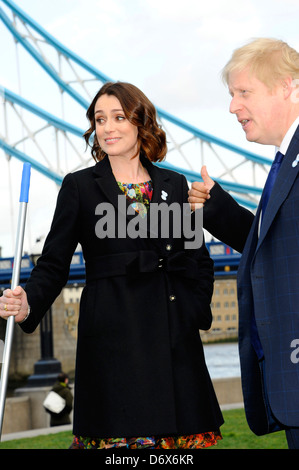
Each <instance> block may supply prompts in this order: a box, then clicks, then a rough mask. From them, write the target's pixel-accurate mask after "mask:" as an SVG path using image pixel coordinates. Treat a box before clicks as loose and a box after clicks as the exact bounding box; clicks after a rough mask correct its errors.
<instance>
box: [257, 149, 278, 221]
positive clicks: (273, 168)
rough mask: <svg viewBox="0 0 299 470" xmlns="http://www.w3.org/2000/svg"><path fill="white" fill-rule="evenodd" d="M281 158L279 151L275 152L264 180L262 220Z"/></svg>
mask: <svg viewBox="0 0 299 470" xmlns="http://www.w3.org/2000/svg"><path fill="white" fill-rule="evenodd" d="M282 159H283V154H282V153H280V152H277V154H276V155H275V159H274V162H273V163H272V166H271V170H270V172H269V175H268V178H267V181H266V184H265V188H264V192H263V197H262V220H263V217H264V214H265V210H266V207H267V204H268V201H269V198H270V195H271V191H272V188H273V186H274V183H275V180H276V177H277V174H278V172H279V168H280V165H281V162H282Z"/></svg>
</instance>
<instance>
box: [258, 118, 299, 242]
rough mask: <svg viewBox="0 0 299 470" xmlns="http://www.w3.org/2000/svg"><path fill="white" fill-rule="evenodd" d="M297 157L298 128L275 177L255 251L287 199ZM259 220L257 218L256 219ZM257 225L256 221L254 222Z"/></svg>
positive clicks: (298, 167) (296, 171) (296, 167)
mask: <svg viewBox="0 0 299 470" xmlns="http://www.w3.org/2000/svg"><path fill="white" fill-rule="evenodd" d="M298 155H299V126H298V127H297V130H296V132H295V134H294V136H293V138H292V140H291V142H290V145H289V148H288V150H287V153H286V154H285V156H284V157H283V160H282V163H281V167H280V170H279V173H278V175H277V178H276V181H275V184H274V186H273V189H272V192H271V196H270V199H269V201H268V205H267V210H266V211H265V214H264V217H263V223H262V225H261V231H260V235H259V240H258V244H257V249H258V248H259V246H260V245H261V243H262V242H263V240H264V238H265V236H266V234H267V232H268V230H269V228H270V226H271V224H272V222H273V220H274V218H275V216H276V214H277V212H278V210H279V209H280V207H281V205H282V204H283V202H284V201H285V199H286V198H287V196H288V194H289V192H290V189H291V187H292V185H293V183H294V181H295V179H296V177H297V176H298V170H299V165H297V166H295V167H294V166H293V162H294V160H296V157H297V156H298ZM260 206H261V201H260V204H259V210H258V211H257V216H258V214H259V213H260ZM256 218H257V219H259V217H256ZM256 222H257V223H258V220H257V221H256Z"/></svg>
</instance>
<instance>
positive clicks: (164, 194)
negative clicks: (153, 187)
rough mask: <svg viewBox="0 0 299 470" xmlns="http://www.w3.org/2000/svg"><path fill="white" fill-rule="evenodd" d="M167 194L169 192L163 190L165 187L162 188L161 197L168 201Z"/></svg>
mask: <svg viewBox="0 0 299 470" xmlns="http://www.w3.org/2000/svg"><path fill="white" fill-rule="evenodd" d="M167 196H168V194H167V193H166V192H165V191H163V189H162V192H161V198H162V199H163V201H166V199H167Z"/></svg>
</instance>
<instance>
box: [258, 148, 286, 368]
mask: <svg viewBox="0 0 299 470" xmlns="http://www.w3.org/2000/svg"><path fill="white" fill-rule="evenodd" d="M282 159H283V154H282V153H280V152H277V154H276V155H275V158H274V162H273V163H272V166H271V170H270V171H269V175H268V178H267V181H266V184H265V188H264V192H263V196H262V220H263V216H264V213H265V210H266V207H267V204H268V201H269V198H270V195H271V191H272V188H273V186H274V183H275V180H276V177H277V174H278V171H279V168H280V165H281V162H282ZM251 343H252V345H253V347H254V349H255V352H256V354H257V356H258V359H259V360H260V359H262V358H263V356H264V352H263V348H262V345H261V342H260V338H259V335H258V331H257V326H256V321H255V314H254V312H253V313H252V318H251Z"/></svg>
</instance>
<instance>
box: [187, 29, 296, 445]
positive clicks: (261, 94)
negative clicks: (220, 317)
mask: <svg viewBox="0 0 299 470" xmlns="http://www.w3.org/2000/svg"><path fill="white" fill-rule="evenodd" d="M223 78H224V80H225V82H226V83H227V85H228V88H229V92H230V94H231V97H232V99H231V103H230V112H231V113H233V114H235V115H236V117H237V120H238V122H239V123H240V125H241V126H242V128H243V130H244V132H245V135H246V139H247V140H248V141H250V142H258V143H260V144H264V145H274V146H275V147H276V150H279V153H277V158H276V159H275V163H274V164H273V167H272V169H271V171H270V172H269V176H268V179H267V182H266V185H265V188H264V191H263V194H262V197H261V201H260V204H259V206H258V209H257V212H256V215H255V216H254V215H253V214H252V213H251V212H249V211H247V210H246V209H245V208H242V207H240V206H239V205H238V204H237V203H236V202H235V201H234V200H233V199H232V198H231V197H230V196H229V194H228V193H226V192H225V191H223V190H222V188H221V187H220V186H219V185H218V184H217V183H215V182H214V181H213V180H212V179H211V178H210V176H209V174H208V172H207V169H206V167H203V169H202V177H203V181H204V182H203V183H199V182H196V183H194V184H193V186H192V189H191V190H190V192H189V202H190V203H191V205H194V204H195V203H204V227H205V228H206V229H207V230H208V231H209V232H210V233H212V234H213V235H214V236H215V237H216V238H218V239H220V240H222V241H223V242H225V243H228V244H229V245H230V246H232V247H233V248H235V249H237V250H238V251H240V252H242V258H241V262H240V266H239V270H238V300H239V351H240V361H241V374H242V386H243V395H244V405H245V411H246V417H247V421H248V424H249V426H250V428H251V429H252V431H253V432H254V433H256V434H257V435H262V434H266V433H269V432H274V431H277V430H280V429H285V431H286V437H287V441H288V445H289V448H293V449H298V448H299V178H298V174H299V171H298V169H299V91H298V90H299V88H298V85H299V54H298V52H297V51H296V50H294V49H293V48H291V47H290V46H289V45H288V44H286V43H285V42H283V41H280V40H275V39H268V38H260V39H256V40H254V41H252V42H251V43H249V44H247V45H245V46H244V47H241V48H240V49H238V50H236V51H235V52H234V53H233V55H232V58H231V60H230V61H229V62H228V64H227V65H226V66H225V68H224V70H223ZM273 174H274V176H273Z"/></svg>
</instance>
